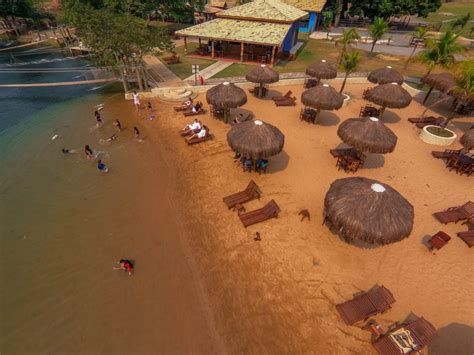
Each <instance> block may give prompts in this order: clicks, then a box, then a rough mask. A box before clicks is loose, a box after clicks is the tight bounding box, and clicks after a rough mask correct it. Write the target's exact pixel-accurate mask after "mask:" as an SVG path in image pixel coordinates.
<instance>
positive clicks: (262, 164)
mask: <svg viewBox="0 0 474 355" xmlns="http://www.w3.org/2000/svg"><path fill="white" fill-rule="evenodd" d="M234 162H236V163H238V164H239V165H242V168H243V170H244V171H252V169H253V168H254V167H255V171H257V172H259V173H261V172H266V171H267V167H268V159H265V158H260V159H256V160H255V164H254V160H253V159H252V158H249V157H246V156H242V154H240V153H239V152H237V153H235V156H234Z"/></svg>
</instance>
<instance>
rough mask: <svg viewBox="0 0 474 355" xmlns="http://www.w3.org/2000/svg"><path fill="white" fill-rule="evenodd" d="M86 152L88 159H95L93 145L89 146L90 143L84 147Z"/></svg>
mask: <svg viewBox="0 0 474 355" xmlns="http://www.w3.org/2000/svg"><path fill="white" fill-rule="evenodd" d="M84 153H86V157H87V159H89V160H93V159H94V152H93V151H92V149H91V147H89V145H88V144H87V145H86V146H85V147H84Z"/></svg>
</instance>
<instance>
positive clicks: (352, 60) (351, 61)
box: [339, 50, 361, 93]
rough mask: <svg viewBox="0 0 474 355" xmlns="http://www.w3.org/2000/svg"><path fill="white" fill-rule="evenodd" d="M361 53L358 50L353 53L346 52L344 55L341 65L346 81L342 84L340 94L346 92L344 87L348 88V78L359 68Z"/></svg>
mask: <svg viewBox="0 0 474 355" xmlns="http://www.w3.org/2000/svg"><path fill="white" fill-rule="evenodd" d="M360 59H361V56H360V52H359V51H358V50H355V51H352V52H346V53H344V55H343V57H342V62H341V64H340V68H341V70H343V71H344V73H345V75H344V81H343V82H342V86H341V89H340V90H339V92H340V93H342V91H343V90H344V87H345V86H346V81H347V78H348V77H349V74H351V73H353V72H355V71H356V70H357V67H358V66H359V63H360Z"/></svg>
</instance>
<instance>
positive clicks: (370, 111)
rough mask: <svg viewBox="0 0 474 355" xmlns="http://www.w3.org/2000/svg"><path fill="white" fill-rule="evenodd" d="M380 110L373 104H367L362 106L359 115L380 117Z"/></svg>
mask: <svg viewBox="0 0 474 355" xmlns="http://www.w3.org/2000/svg"><path fill="white" fill-rule="evenodd" d="M379 116H380V110H379V109H378V108H376V107H374V106H372V105H365V106H363V107H361V108H360V111H359V117H379Z"/></svg>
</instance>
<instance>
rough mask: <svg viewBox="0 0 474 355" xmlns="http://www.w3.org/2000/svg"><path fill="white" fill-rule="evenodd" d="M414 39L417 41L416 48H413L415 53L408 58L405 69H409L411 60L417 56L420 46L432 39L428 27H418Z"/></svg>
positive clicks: (413, 35) (413, 34)
mask: <svg viewBox="0 0 474 355" xmlns="http://www.w3.org/2000/svg"><path fill="white" fill-rule="evenodd" d="M411 35H412V37H413V39H414V40H415V46H414V47H413V51H412V52H411V54H410V56H409V57H408V59H407V61H406V63H405V68H407V67H408V63H410V60H411V58H412V57H413V56H414V55H415V52H416V49H417V48H418V46H419V45H420V43H425V42H426V40H427V39H428V38H430V34H429V32H428V27H426V26H423V27H417V28H416V29H415V32H413V33H412V34H411Z"/></svg>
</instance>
